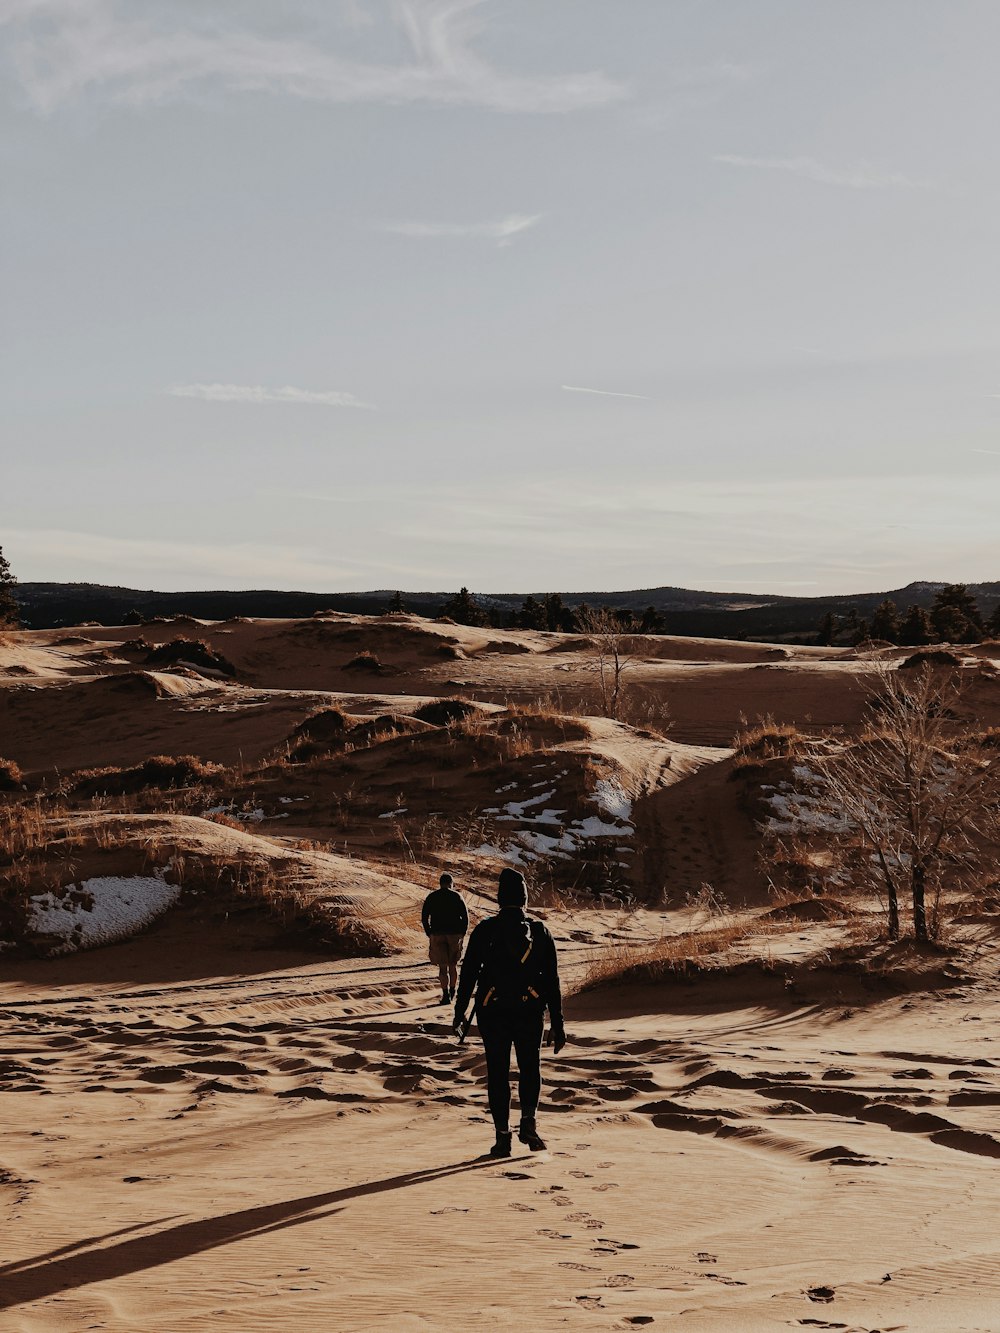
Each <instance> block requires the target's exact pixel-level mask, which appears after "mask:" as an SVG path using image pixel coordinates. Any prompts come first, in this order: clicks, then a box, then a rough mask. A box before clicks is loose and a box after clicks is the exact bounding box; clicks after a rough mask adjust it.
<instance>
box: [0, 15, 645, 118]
mask: <svg viewBox="0 0 1000 1333" xmlns="http://www.w3.org/2000/svg"><path fill="white" fill-rule="evenodd" d="M481 3H482V0H422V3H419V4H418V3H414V2H413V0H404V2H401V3H399V4H397V5H394V6H393V7H392V8H391V9H390V10H389V15H390V19H389V25H388V31H379V32H373V38H375V39H378V38H381V40H382V43H383V47H384V49H385V50H386V51H389V50H394V49H396V48H397V47H398V44H399V34H400V30H402V33H403V35H404V36H405V38H406V39H407V40H408V43H409V47H410V56H409V58H408V59H407V58H404V59H401V60H386V61H383V62H379V61H377V60H372V61H362V60H358V59H356V58H354V57H352V56H348V55H342V54H340V53H339V52H338V51H337V50H336V49H334V45H333V43H332V42H331V41H325V40H322V39H320V38H318V39H317V40H316V41H306V40H302V39H300V38H291V37H289V38H284V37H276V36H273V35H272V34H271V33H270V32H266V31H265V32H255V31H253V29H252V28H249V27H244V28H225V27H223V26H222V23H221V22H216V23H208V22H205V21H199V18H198V9H197V7H195V8H194V9H193V10H191V9H189V7H187V6H171V7H168V8H167V9H166V10H165V11H161V17H162V18H163V19H164V21H162V22H159V23H153V22H149V21H146V20H145V19H144V18H142V17H137V16H136V9H137V7H136V6H135V5H134V4H131V3H127V2H126V0H85V3H80V0H0V26H6V27H9V28H10V29H11V32H12V38H11V41H10V43H9V45H10V52H11V64H12V66H13V69H14V72H15V74H16V76H17V78H18V80H19V82H20V84H21V87H22V89H23V91H24V93H25V95H26V97H27V99H28V101H29V103H30V105H31V106H32V107H33V108H34V109H35V110H36V111H38V112H40V113H42V114H48V113H51V112H52V111H54V110H55V109H56V108H58V107H60V106H62V105H64V104H67V103H72V102H76V101H78V100H79V99H80V98H81V97H83V96H85V95H88V94H90V95H93V96H97V97H99V98H100V99H101V100H103V101H106V102H112V103H117V104H124V105H132V106H141V105H145V104H147V103H157V102H160V103H162V102H168V101H173V100H176V99H177V98H179V97H182V96H185V95H187V94H189V93H191V92H192V91H193V90H202V89H204V88H206V87H209V88H210V87H220V88H222V89H224V90H226V91H228V92H235V93H272V94H284V95H285V96H289V97H296V98H301V99H303V100H307V101H318V102H340V103H345V102H378V103H389V104H392V105H406V104H411V103H420V102H424V103H430V104H434V105H464V106H478V107H486V108H489V109H491V110H494V111H510V112H528V113H545V112H569V111H577V110H580V109H582V108H585V107H595V106H604V105H606V104H608V103H611V102H616V101H620V100H621V99H622V98H624V97H625V96H626V95H627V91H626V89H625V88H624V86H623V85H621V84H620V83H616V82H615V81H613V80H612V79H610V78H609V77H608V76H607V75H606V74H604V73H603V72H601V71H599V70H596V71H590V72H584V73H570V74H552V75H544V74H541V75H529V76H521V75H518V74H513V73H507V72H505V71H503V70H500V69H498V68H496V67H495V66H493V65H492V64H490V62H489V61H488V60H487V59H485V58H484V57H483V56H481V55H479V54H478V52H477V51H476V49H475V46H474V40H475V38H476V36H477V33H478V30H479V27H480V26H481V25H480V24H479V23H478V22H477V21H476V19H477V15H476V11H477V10H478V9H479V7H480V5H481ZM296 8H297V6H295V5H294V4H292V5H287V6H286V7H285V13H286V14H288V16H289V19H290V27H291V28H293V29H294V27H295V26H296V24H295V17H296V15H295V10H296ZM185 10H187V11H188V13H189V14H191V15H192V17H191V18H190V19H189V21H188V22H185V21H184V19H185V12H184V11H185ZM355 26H356V25H355ZM373 26H374V25H373ZM382 26H383V27H384V26H385V25H382ZM326 27H327V30H328V31H331V32H336V31H337V25H336V24H335V23H333V22H332V21H328V22H327V24H326Z"/></svg>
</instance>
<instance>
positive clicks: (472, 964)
mask: <svg viewBox="0 0 1000 1333" xmlns="http://www.w3.org/2000/svg"><path fill="white" fill-rule="evenodd" d="M527 901H528V891H527V887H526V885H525V882H524V876H523V875H522V874H521V873H520V872H519V871H517V870H511V869H509V868H507V869H505V870H502V871H501V872H500V883H499V886H498V891H497V906H498V907H499V908H500V910H499V912H498V913H497V915H496V916H491V917H487V919H486V920H485V921H481V922H480V923H479V925H478V926H477V927H476V928H475V930H474V931H473V932H472V934H471V935H470V936H469V947H468V949H467V950H466V954H465V962H464V963H463V964H462V978H461V981H460V982H459V986H458V999H457V1000H456V1001H455V1031H456V1033H457V1034H458V1035H459V1036H460V1037H462V1038H464V1036H465V1033H466V1031H467V1030H468V1024H467V1022H466V1011H467V1009H468V1007H469V1001H470V1000H471V999H472V995H473V992H475V996H476V1005H475V1012H476V1019H477V1021H478V1023H479V1035H480V1036H481V1037H482V1039H483V1045H484V1046H485V1048H486V1081H487V1091H488V1095H489V1102H490V1114H491V1115H492V1117H493V1124H494V1127H495V1129H496V1136H497V1141H496V1143H495V1144H494V1145H493V1147H492V1148H491V1149H490V1156H491V1157H509V1156H510V1146H511V1131H510V1052H511V1047H513V1048H514V1051H515V1053H516V1054H517V1071H518V1097H519V1100H520V1104H521V1123H520V1125H519V1126H518V1131H517V1137H518V1138H519V1139H520V1140H521V1142H522V1143H526V1144H527V1145H528V1147H529V1148H530V1149H531V1151H532V1152H541V1151H542V1150H543V1149H544V1148H545V1142H544V1140H543V1139H542V1138H541V1137H540V1135H539V1133H538V1127H537V1125H536V1123H535V1113H536V1111H537V1109H538V1098H539V1094H540V1093H541V1090H542V1075H541V1070H540V1069H539V1055H540V1053H541V1046H542V1030H543V1028H544V1025H545V1011H546V1009H548V1011H549V1023H550V1027H551V1031H550V1033H549V1039H550V1041H551V1042H552V1048H553V1050H554V1051H555V1052H556V1053H557V1054H558V1052H559V1051H561V1050H562V1048H563V1046H564V1045H565V1044H566V1032H565V1029H564V1028H563V1014H562V994H561V992H560V988H559V964H558V960H557V958H556V946H555V941H554V940H553V938H552V936H551V935H550V934H549V931H548V929H547V927H546V926H545V925H544V924H543V923H542V922H541V921H533V920H532V919H531V918H530V917H529V916H526V915H525V911H524V909H525V906H526V904H527Z"/></svg>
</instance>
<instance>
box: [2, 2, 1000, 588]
mask: <svg viewBox="0 0 1000 1333" xmlns="http://www.w3.org/2000/svg"><path fill="white" fill-rule="evenodd" d="M0 46H2V50H3V56H2V65H0V69H2V78H3V91H2V95H0V114H2V118H3V128H2V138H0V171H2V175H3V183H4V184H3V204H2V232H0V245H2V251H3V269H4V272H3V290H2V294H0V309H2V324H3V348H2V356H3V371H4V399H5V407H4V442H3V470H2V484H0V545H2V546H3V549H4V552H5V554H6V555H7V557H8V558H9V560H10V561H11V564H12V566H13V569H14V572H15V573H16V574H17V575H18V576H19V577H20V578H21V579H22V580H25V581H29V580H58V581H94V582H100V583H115V584H126V585H130V586H137V587H146V588H160V589H178V588H189V589H195V588H219V587H228V588H249V587H269V588H298V589H315V590H319V591H330V592H333V591H339V590H342V591H346V590H357V589H366V588H397V587H398V588H400V589H402V590H404V591H405V590H417V589H453V588H457V587H458V586H459V585H461V584H467V585H468V586H469V587H471V588H473V589H474V590H479V591H529V590H531V591H545V590H549V589H552V590H563V591H567V590H580V589H594V590H600V589H607V590H611V589H621V588H630V587H632V588H636V587H654V586H658V585H663V584H674V585H683V586H687V587H693V588H705V589H714V590H730V591H737V590H738V591H750V592H763V593H768V592H773V593H785V594H806V595H813V594H820V593H826V592H843V593H846V592H853V591H870V590H877V589H882V588H891V587H896V586H899V585H901V584H904V583H907V582H909V581H910V580H912V579H948V580H968V581H978V580H982V579H997V578H1000V542H998V520H997V514H998V508H1000V506H998V484H997V483H998V479H1000V290H998V289H1000V267H998V246H1000V242H998V237H997V219H998V217H1000V154H998V150H997V147H996V142H997V130H998V126H1000V77H998V73H997V53H998V51H1000V4H997V3H996V0H812V3H804V0H0Z"/></svg>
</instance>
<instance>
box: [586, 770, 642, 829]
mask: <svg viewBox="0 0 1000 1333" xmlns="http://www.w3.org/2000/svg"><path fill="white" fill-rule="evenodd" d="M593 799H594V801H595V803H596V804H597V806H598V808H599V809H600V810H601V811H603V813H604V814H606V815H610V816H611V818H612V819H617V820H618V821H619V822H620V823H622V824H627V823H628V822H629V820H630V819H631V818H632V800H631V797H630V796H629V795H628V794H627V793H626V792H625V790H624V789H623V788H622V786H621V784H620V783H618V782H615V780H614V778H601V779H599V781H598V783H597V786H596V787H595V789H594V796H593Z"/></svg>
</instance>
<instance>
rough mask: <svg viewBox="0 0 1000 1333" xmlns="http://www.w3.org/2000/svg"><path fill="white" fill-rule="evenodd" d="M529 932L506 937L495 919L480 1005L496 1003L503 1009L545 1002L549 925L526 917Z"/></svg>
mask: <svg viewBox="0 0 1000 1333" xmlns="http://www.w3.org/2000/svg"><path fill="white" fill-rule="evenodd" d="M525 924H526V925H527V927H528V930H527V932H525V933H523V934H519V935H518V936H517V937H516V938H515V939H511V938H509V937H506V936H505V935H504V934H503V933H502V932H501V930H500V927H499V923H498V921H494V924H493V926H492V929H491V930H490V937H489V940H488V942H487V946H486V948H487V952H486V960H485V962H484V963H483V970H482V973H481V975H480V980H479V994H480V995H481V996H482V999H481V1000H480V1001H479V1007H480V1008H481V1009H486V1008H487V1007H490V1008H492V1007H493V1006H494V1005H497V1006H499V1008H501V1009H520V1008H521V1006H522V1005H528V1004H530V1005H535V1004H538V1005H543V1006H544V1004H545V995H544V966H543V963H542V948H541V946H542V940H543V938H544V932H545V927H544V925H543V924H542V923H541V921H533V920H531V918H526V919H525Z"/></svg>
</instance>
